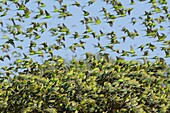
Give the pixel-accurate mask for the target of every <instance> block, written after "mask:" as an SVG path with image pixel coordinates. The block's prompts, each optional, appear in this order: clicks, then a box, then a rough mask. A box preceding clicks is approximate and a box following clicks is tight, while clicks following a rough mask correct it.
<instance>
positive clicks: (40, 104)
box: [0, 55, 170, 113]
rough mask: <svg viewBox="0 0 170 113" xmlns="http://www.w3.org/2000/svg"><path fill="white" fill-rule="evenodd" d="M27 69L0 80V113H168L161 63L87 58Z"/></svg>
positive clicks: (169, 91) (169, 96)
mask: <svg viewBox="0 0 170 113" xmlns="http://www.w3.org/2000/svg"><path fill="white" fill-rule="evenodd" d="M33 64H34V65H35V66H33V65H32V66H30V67H34V69H31V68H28V66H27V68H25V71H24V72H23V73H20V75H18V76H14V77H13V78H10V77H9V76H3V77H1V79H0V81H1V83H0V112H4V113H8V112H9V113H16V112H18V113H27V112H32V113H43V112H45V113H48V112H49V113H56V112H67V113H72V112H76V113H78V112H83V113H90V112H92V113H94V112H98V113H99V112H101V113H102V112H103V113H104V112H105V113H106V112H108V113H114V112H115V113H116V112H120V113H121V112H122V113H124V112H129V113H145V112H146V113H148V112H149V113H151V112H154V113H156V112H159V113H168V112H170V103H169V102H170V84H169V83H170V77H169V75H170V74H169V70H170V68H169V66H168V65H167V64H166V63H165V62H164V60H161V59H158V60H156V61H155V62H154V63H152V62H150V61H147V60H145V62H144V63H140V62H136V61H133V60H132V61H125V60H124V59H121V58H117V59H116V60H111V58H109V59H108V58H106V57H105V56H100V58H98V59H97V58H96V57H95V56H94V55H90V56H89V57H87V58H86V60H77V59H72V60H71V61H70V62H67V63H66V62H65V61H64V60H63V59H62V58H61V57H58V58H55V60H54V59H53V60H52V61H50V60H47V61H46V62H45V63H44V64H42V65H40V64H38V63H36V62H35V63H33ZM35 67H37V68H35ZM29 69H30V70H31V71H29Z"/></svg>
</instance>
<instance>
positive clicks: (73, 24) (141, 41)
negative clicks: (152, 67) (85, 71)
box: [0, 0, 170, 66]
mask: <svg viewBox="0 0 170 113" xmlns="http://www.w3.org/2000/svg"><path fill="white" fill-rule="evenodd" d="M77 1H78V2H79V3H81V5H82V6H83V5H86V4H87V1H85V2H84V1H83V2H82V0H77ZM119 1H121V2H122V4H123V5H124V6H125V7H126V8H130V7H133V8H134V10H133V11H132V12H131V15H129V16H127V17H122V18H118V19H116V20H115V22H114V24H113V26H112V27H110V26H109V25H108V24H107V23H106V20H104V19H102V18H104V16H103V13H99V11H100V10H101V9H102V7H105V8H107V9H108V11H113V10H112V9H111V5H107V4H105V3H104V2H102V0H96V2H95V3H94V4H93V5H91V6H87V7H85V8H84V9H83V10H86V11H89V12H90V15H89V16H91V17H97V16H98V17H99V18H100V19H101V21H102V23H101V24H100V25H94V24H91V25H90V27H91V29H92V30H94V31H95V32H97V33H99V30H102V31H103V32H104V33H108V32H111V31H114V32H116V35H117V37H118V39H119V38H120V37H121V36H124V35H125V34H124V33H122V31H121V29H122V27H126V28H128V29H129V30H130V31H133V30H134V29H136V30H137V31H138V32H139V34H140V35H139V36H138V37H136V38H135V39H133V40H132V39H130V38H127V40H126V41H125V42H123V41H122V40H121V39H119V41H120V44H118V45H114V48H117V49H120V50H130V46H132V47H133V48H134V49H135V51H136V53H137V54H138V56H136V57H133V58H132V57H124V58H125V59H126V60H132V59H133V60H137V58H139V57H141V56H142V55H143V52H140V50H139V49H137V48H138V47H139V46H140V45H145V44H146V43H149V42H151V43H152V44H155V45H156V46H157V49H156V50H155V51H154V52H151V51H149V52H150V56H149V58H152V57H154V56H155V55H157V56H161V57H164V55H165V53H164V52H161V49H160V47H161V46H162V45H161V43H160V42H159V43H158V42H155V41H156V39H153V38H148V37H146V36H145V32H144V31H143V30H144V26H143V25H141V23H142V21H140V20H139V19H138V17H139V16H142V15H143V14H144V11H149V10H150V7H151V4H148V1H147V2H139V1H138V0H136V4H135V5H130V0H119ZM42 2H43V3H45V4H46V7H44V8H43V9H46V10H47V11H49V12H50V14H51V15H52V16H53V17H52V18H51V19H42V18H41V19H37V20H34V19H33V18H28V19H26V20H25V22H24V23H19V24H20V25H21V26H23V28H22V29H23V30H26V28H28V27H29V26H31V25H30V23H31V22H33V21H34V22H42V21H45V22H47V23H48V29H47V30H46V32H44V33H43V34H41V38H40V39H38V40H33V38H31V39H29V38H25V37H24V36H23V35H19V36H18V38H19V39H23V40H24V41H23V42H16V45H22V46H23V48H24V49H23V50H20V49H16V48H13V47H11V50H10V51H9V52H8V53H3V52H2V51H1V50H0V53H2V55H3V54H12V51H17V52H18V51H19V52H20V53H26V54H28V53H29V51H28V47H29V43H30V41H31V40H33V41H35V42H37V48H38V47H40V44H41V43H43V42H47V43H48V44H49V45H52V44H54V43H56V41H55V40H56V39H57V37H52V36H51V35H50V33H49V31H48V30H49V29H50V28H51V27H57V25H58V24H62V23H64V24H65V25H66V26H67V27H68V28H69V29H70V31H71V33H74V32H75V31H77V32H79V34H82V33H83V32H84V31H85V26H84V25H82V24H81V23H80V20H82V19H83V13H82V9H81V8H78V7H75V6H70V4H72V3H74V2H75V1H74V0H65V1H64V2H63V4H68V11H69V12H70V13H71V14H73V16H72V17H68V18H66V19H65V20H63V19H58V18H57V16H58V14H56V13H53V12H52V11H53V5H55V6H56V7H58V8H60V5H59V3H58V2H57V1H56V0H42ZM26 6H27V7H28V8H29V9H31V10H32V11H33V13H32V14H31V16H32V17H33V16H35V14H36V12H37V11H38V10H37V5H36V3H35V2H34V1H31V2H30V3H28V4H27V5H26ZM168 6H170V2H168ZM4 7H5V6H4ZM9 8H10V9H12V11H10V12H8V14H7V17H3V18H0V20H1V21H3V22H4V23H6V24H12V23H11V21H9V20H7V18H10V17H16V16H15V15H16V12H17V10H16V7H15V5H14V4H10V5H9ZM113 13H114V12H113ZM157 16H160V15H159V14H156V15H155V17H157ZM132 17H135V18H137V20H138V21H137V23H136V24H135V25H132V24H130V22H131V18H132ZM169 23H170V22H169V21H167V22H166V23H165V24H163V26H164V27H165V30H164V31H162V32H163V33H165V34H166V35H167V38H166V40H170V34H168V32H169V31H170V29H169V27H168V26H169V25H170V24H169ZM1 28H2V29H5V27H1ZM158 28H159V26H158ZM4 35H7V36H8V37H9V38H12V36H11V35H10V34H3V33H1V37H3V36H4ZM71 37H72V35H68V36H67V37H66V40H65V44H66V48H64V49H61V50H59V51H54V53H55V54H56V55H60V56H63V57H64V58H65V59H71V58H72V56H75V55H76V56H77V58H83V57H84V56H83V54H84V53H85V52H92V53H96V52H97V51H98V49H96V48H94V46H93V44H97V43H98V42H99V43H100V44H101V45H103V46H105V45H108V43H109V40H108V39H107V38H106V37H101V40H100V41H98V40H96V39H94V38H89V39H83V41H85V42H86V46H85V48H86V49H85V50H83V49H82V48H79V49H77V50H76V53H72V52H71V51H70V49H69V46H70V45H72V44H73V43H75V42H79V39H76V40H74V39H72V38H71ZM0 41H1V42H2V43H4V42H6V41H7V40H6V39H1V40H0ZM106 52H107V53H109V54H110V55H111V56H112V57H113V58H114V57H115V56H118V54H116V53H113V52H111V51H108V50H106ZM21 58H22V57H21ZM32 58H33V59H34V60H35V61H38V62H40V63H42V62H43V61H44V60H45V59H46V58H44V59H42V58H39V57H37V56H32ZM15 59H17V58H15V57H14V56H13V57H11V61H9V60H8V59H5V61H3V62H2V61H0V66H3V65H7V64H8V63H10V62H12V61H14V60H15ZM166 61H167V62H168V63H169V64H170V61H169V59H166Z"/></svg>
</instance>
